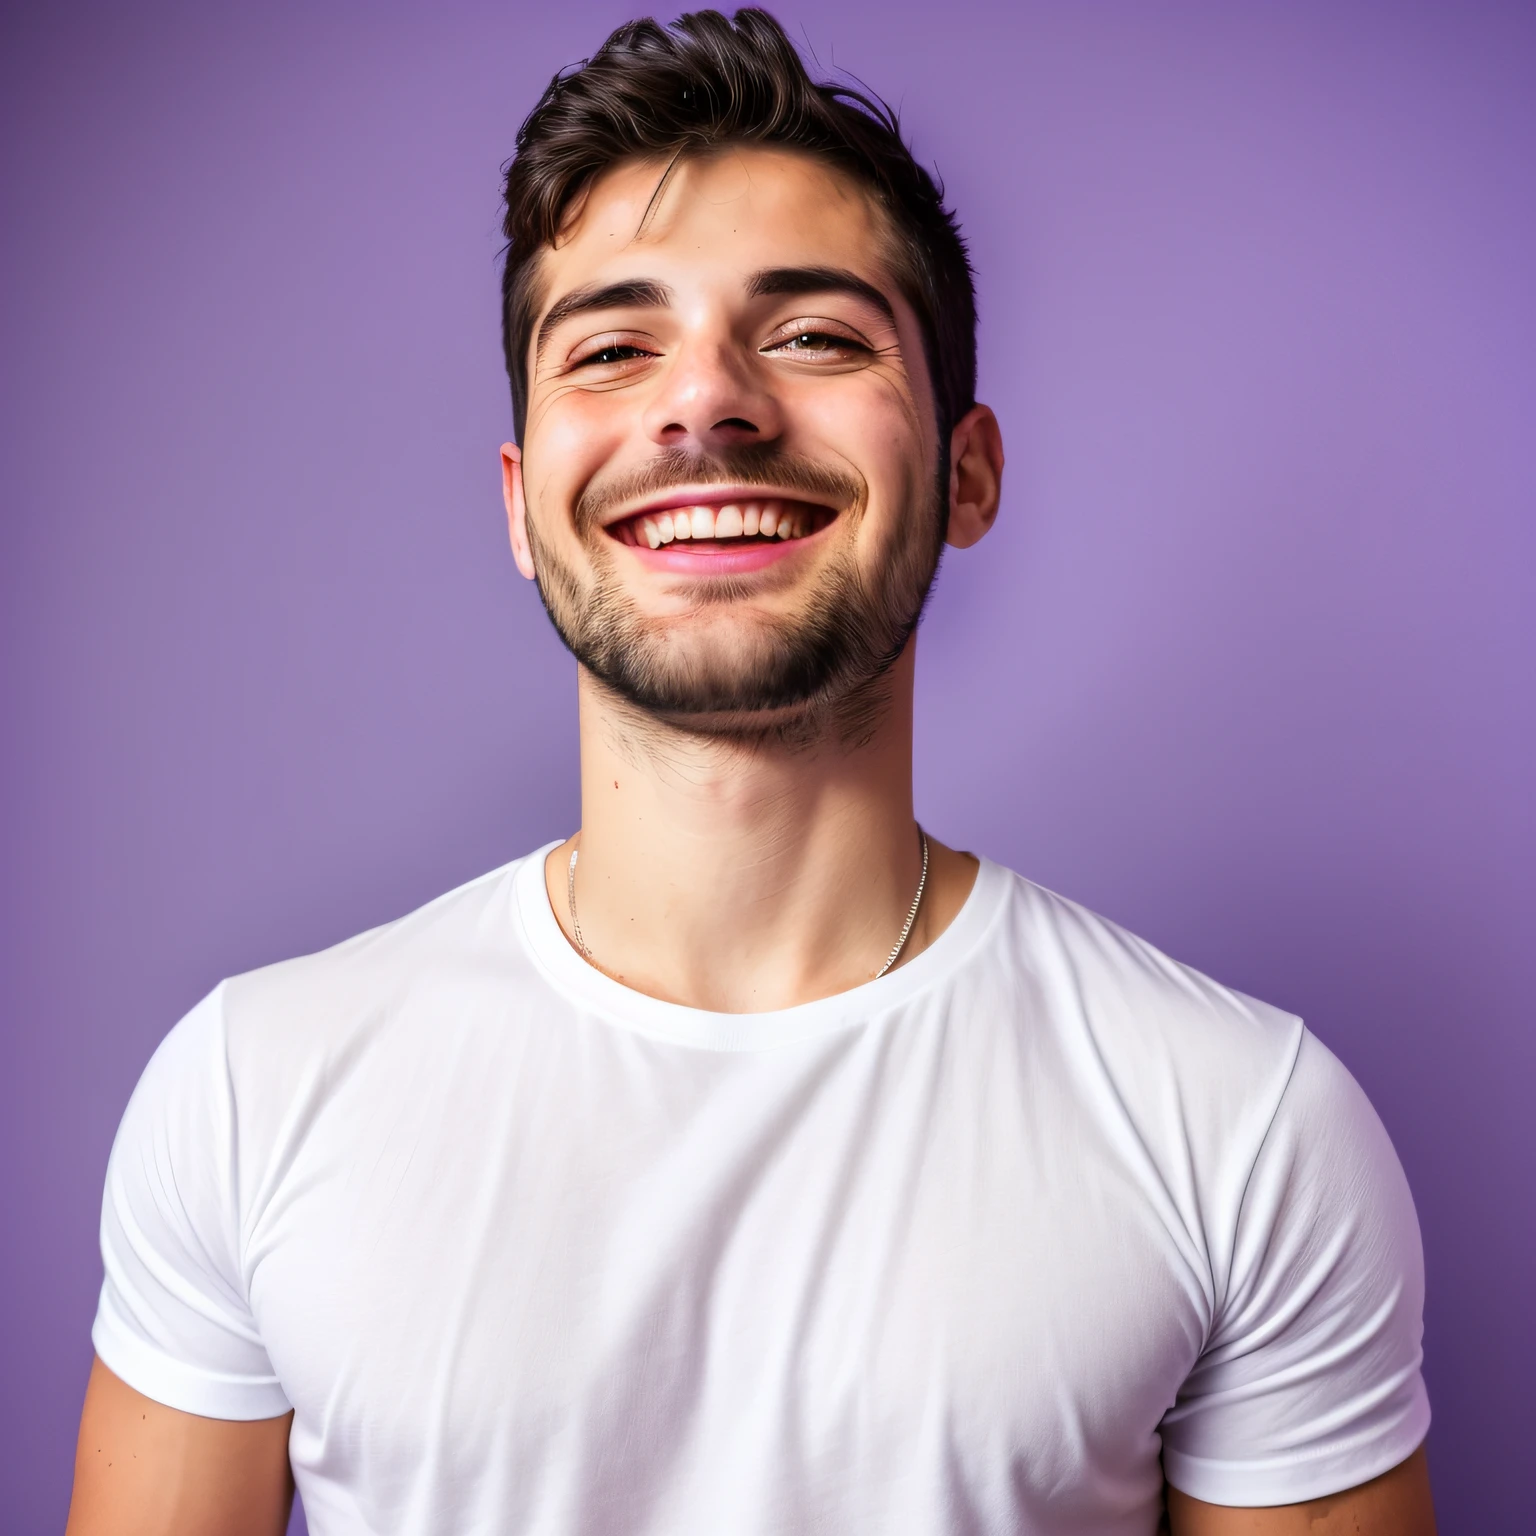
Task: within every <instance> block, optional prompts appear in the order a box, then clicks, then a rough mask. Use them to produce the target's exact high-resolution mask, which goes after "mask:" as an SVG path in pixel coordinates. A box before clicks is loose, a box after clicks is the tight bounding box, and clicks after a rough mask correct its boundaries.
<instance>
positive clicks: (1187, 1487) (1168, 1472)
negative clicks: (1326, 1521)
mask: <svg viewBox="0 0 1536 1536" xmlns="http://www.w3.org/2000/svg"><path fill="white" fill-rule="evenodd" d="M1428 1433H1429V1398H1428V1396H1427V1394H1426V1393H1425V1391H1424V1387H1423V1383H1422V1382H1421V1383H1420V1384H1419V1388H1418V1391H1417V1393H1416V1395H1415V1397H1414V1399H1413V1401H1412V1403H1411V1404H1410V1405H1409V1406H1408V1407H1407V1408H1406V1409H1405V1410H1404V1412H1403V1414H1402V1415H1401V1417H1399V1418H1398V1419H1397V1421H1396V1422H1395V1423H1393V1424H1392V1425H1390V1426H1388V1427H1384V1428H1381V1429H1379V1430H1377V1431H1376V1432H1374V1433H1373V1434H1372V1435H1371V1436H1370V1438H1369V1440H1365V1441H1362V1440H1360V1439H1352V1440H1350V1441H1348V1442H1347V1443H1344V1444H1338V1443H1335V1444H1333V1445H1330V1446H1325V1447H1323V1448H1322V1449H1321V1450H1319V1451H1318V1452H1316V1453H1315V1454H1311V1455H1306V1456H1301V1457H1292V1458H1286V1459H1280V1458H1275V1457H1267V1458H1265V1459H1263V1460H1255V1461H1212V1460H1209V1459H1208V1458H1206V1457H1203V1456H1188V1455H1185V1454H1184V1453H1183V1452H1181V1451H1178V1450H1175V1449H1174V1448H1173V1447H1172V1446H1169V1445H1166V1444H1165V1445H1164V1447H1163V1473H1164V1475H1165V1476H1166V1477H1167V1479H1168V1481H1169V1482H1170V1483H1171V1484H1172V1485H1173V1486H1174V1487H1175V1488H1177V1489H1178V1490H1179V1492H1180V1493H1187V1494H1188V1495H1189V1496H1190V1497H1191V1498H1192V1499H1203V1500H1204V1501H1205V1502H1206V1503H1207V1504H1226V1505H1229V1506H1231V1507H1232V1508H1235V1509H1268V1508H1273V1507H1274V1506H1275V1505H1279V1504H1304V1503H1306V1501H1307V1500H1308V1499H1321V1498H1326V1497H1327V1496H1328V1495H1329V1494H1334V1493H1342V1492H1344V1490H1345V1489H1347V1488H1358V1487H1359V1486H1360V1484H1361V1483H1368V1482H1370V1480H1371V1479H1372V1478H1373V1477H1380V1476H1381V1475H1382V1473H1383V1472H1390V1471H1391V1470H1392V1468H1393V1467H1395V1466H1397V1465H1398V1464H1399V1463H1400V1462H1403V1461H1406V1460H1407V1459H1408V1458H1409V1457H1410V1456H1411V1455H1413V1453H1414V1452H1415V1451H1416V1450H1418V1448H1419V1446H1420V1445H1422V1444H1423V1443H1424V1437H1425V1435H1427V1434H1428Z"/></svg>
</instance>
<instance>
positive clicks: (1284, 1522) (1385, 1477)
mask: <svg viewBox="0 0 1536 1536" xmlns="http://www.w3.org/2000/svg"><path fill="white" fill-rule="evenodd" d="M1168 1522H1169V1529H1170V1531H1171V1533H1172V1536H1435V1511H1434V1505H1433V1503H1432V1502H1431V1500H1430V1495H1429V1466H1428V1463H1427V1462H1426V1460H1425V1457H1424V1447H1423V1446H1420V1447H1419V1449H1418V1450H1416V1451H1415V1452H1414V1453H1413V1455H1412V1456H1410V1457H1409V1458H1408V1459H1407V1461H1404V1462H1401V1463H1400V1464H1399V1465H1398V1466H1395V1467H1394V1468H1393V1469H1392V1470H1391V1471H1390V1472H1384V1473H1382V1475H1381V1476H1380V1477H1376V1478H1372V1479H1371V1481H1370V1482H1368V1483H1362V1484H1361V1485H1360V1486H1359V1487H1358V1488H1350V1489H1347V1490H1346V1491H1345V1492H1343V1493H1336V1494H1330V1495H1329V1496H1328V1497H1327V1498H1322V1499H1311V1500H1309V1501H1308V1502H1307V1503H1305V1504H1284V1505H1280V1506H1278V1507H1274V1508H1269V1509H1234V1508H1232V1507H1230V1506H1228V1505H1222V1504H1206V1503H1204V1502H1202V1501H1201V1500H1200V1499H1192V1498H1190V1496H1189V1495H1188V1494H1187V1493H1180V1492H1179V1490H1178V1489H1177V1488H1170V1489H1169V1490H1168Z"/></svg>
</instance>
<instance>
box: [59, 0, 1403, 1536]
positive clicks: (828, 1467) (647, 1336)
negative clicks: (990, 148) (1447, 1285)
mask: <svg viewBox="0 0 1536 1536" xmlns="http://www.w3.org/2000/svg"><path fill="white" fill-rule="evenodd" d="M506 190H507V226H506V227H507V234H508V237H509V242H510V243H509V247H508V257H507V266H506V274H505V282H504V312H503V328H504V336H505V341H506V356H507V366H508V371H509V374H510V378H511V383H512V395H513V412H514V420H515V432H516V438H517V442H516V443H515V444H513V443H509V444H507V445H505V446H504V448H503V450H502V461H503V474H504V482H505V493H506V504H507V511H508V517H509V523H510V531H511V542H512V548H513V552H514V555H515V558H516V561H517V564H518V567H519V569H520V570H521V571H522V572H523V574H524V575H526V576H528V577H530V578H532V579H534V580H536V581H537V582H538V584H539V591H540V593H541V594H542V596H543V599H544V602H545V605H546V607H547V608H548V611H549V614H550V617H551V618H552V619H553V621H554V623H555V625H556V627H557V628H558V630H559V632H560V634H561V636H562V637H563V639H564V640H565V642H566V644H567V645H568V646H569V647H570V649H571V650H572V652H573V653H574V654H575V656H576V658H577V660H578V661H579V663H580V667H579V670H578V679H579V681H578V688H579V699H580V714H581V748H582V757H581V764H582V769H581V771H582V784H581V791H582V813H581V827H580V830H579V831H578V832H577V833H575V834H574V835H573V836H572V837H570V838H569V839H567V840H566V841H564V842H562V843H559V844H556V845H552V846H550V847H548V848H543V849H540V850H538V851H537V852H535V853H532V854H530V855H529V856H528V857H527V858H524V859H521V860H519V861H517V862H516V863H514V864H511V865H509V866H507V867H506V868H504V869H500V870H496V871H494V872H493V873H491V874H489V875H487V876H485V877H484V878H482V879H480V880H477V881H475V882H474V883H472V884H471V885H468V886H466V887H464V888H463V889H461V890H458V891H454V892H452V893H450V894H449V895H447V896H445V897H442V898H441V899H439V900H438V901H436V902H433V903H432V904H431V905H430V906H428V907H425V908H423V909H422V910H421V911H420V912H417V913H415V914H413V915H411V916H409V917H406V918H403V919H402V920H400V921H399V922H396V923H393V924H390V925H389V926H387V927H385V928H382V929H378V930H375V931H374V932H372V933H368V934H364V935H362V936H361V937H360V938H357V939H354V940H352V941H351V942H350V943H347V944H343V945H341V946H339V947H338V948H336V949H333V950H330V951H327V952H325V953H323V954H320V955H314V956H310V957H307V958H305V959H301V960H297V961H293V962H290V963H287V964H284V965H279V966H274V967H270V968H268V969H266V970H263V971H259V972H255V973H253V974H250V975H247V976H243V977H238V978H236V979H234V980H232V981H229V982H226V983H224V984H223V985H221V986H220V987H219V988H217V989H216V990H215V991H214V992H213V994H212V995H211V996H210V997H208V998H207V999H206V1000H205V1001H204V1002H202V1003H201V1004H199V1005H198V1007H197V1008H195V1009H194V1010H193V1011H192V1013H191V1014H189V1015H188V1016H187V1018H185V1019H184V1020H183V1021H182V1022H181V1023H180V1024H179V1025H178V1026H177V1027H176V1028H175V1029H174V1030H173V1031H172V1032H171V1034H170V1035H169V1036H168V1038H167V1039H166V1041H165V1043H164V1044H163V1045H162V1046H161V1048H160V1050H159V1051H158V1052H157V1053H156V1055H155V1057H154V1059H153V1061H152V1062H151V1063H150V1065H149V1067H148V1069H147V1071H146V1073H145V1075H144V1078H143V1080H142V1082H141V1083H140V1086H139V1088H138V1090H137V1092H136V1093H135V1095H134V1097H133V1100H132V1102H131V1104H130V1105H129V1108H128V1111H127V1114H126V1116H125V1118H124V1121H123V1126H122V1129H121V1131H120V1132H119V1136H118V1141H117V1144H116V1147H115V1149H114V1152H113V1157H112V1162H111V1166H110V1169H109V1172H108V1179H107V1194H106V1202H105V1209H104V1214H103V1222H102V1246H103V1252H104V1256H105V1262H106V1279H105V1284H104V1286H103V1290H102V1298H101V1306H100V1311H99V1314H98V1318H97V1322H96V1327H95V1332H94V1340H95V1344H96V1350H97V1355H98V1357H99V1358H98V1361H97V1363H96V1365H95V1367H94V1370H93V1374H92V1378H91V1384H90V1387H89V1390H88V1395H87V1399H86V1405H85V1413H84V1418H83V1421H82V1426H81V1437H80V1445H79V1455H78V1463H77V1480H76V1496H75V1502H74V1506H73V1509H72V1512H71V1523H70V1530H71V1532H73V1533H75V1536H104V1533H115V1536H120V1533H126V1532H150V1531H153V1532H157V1533H176V1532H185V1533H192V1532H219V1533H258V1532H260V1533H267V1536H275V1533H277V1532H280V1531H281V1529H282V1527H283V1522H284V1520H285V1518H286V1513H287V1507H288V1502H289V1499H290V1497H291V1488H292V1484H291V1481H290V1466H291V1467H292V1469H293V1473H295V1474H296V1475H297V1478H298V1482H299V1485H300V1487H301V1489H302V1492H303V1496H304V1503H305V1506H306V1509H307V1513H308V1517H309V1522H310V1528H311V1530H312V1531H314V1532H316V1533H318V1536H343V1533H354V1532H356V1533H366V1532H385V1531H400V1532H413V1533H414V1532H443V1533H448V1532H455V1533H457V1532H469V1531H475V1532H487V1533H491V1532H498V1533H499V1532H506V1533H513V1532H528V1533H542V1536H577V1533H582V1536H608V1533H618V1532H625V1533H636V1536H640V1533H657V1536H661V1533H666V1536H690V1533H697V1536H705V1533H708V1536H767V1533H769V1532H774V1533H793V1532H812V1531H815V1532H837V1533H852V1532H860V1533H863V1532H868V1533H880V1536H945V1533H955V1532H984V1531H985V1532H998V1533H1002V1532H1026V1533H1035V1536H1067V1533H1084V1536H1086V1533H1093V1536H1120V1533H1124V1536H1132V1533H1134V1536H1152V1533H1153V1532H1154V1531H1156V1530H1158V1529H1159V1528H1160V1526H1163V1527H1164V1528H1168V1527H1171V1529H1172V1530H1173V1531H1174V1532H1179V1533H1186V1536H1187V1533H1202V1536H1219V1533H1234V1536H1235V1533H1238V1532H1245V1533H1254V1536H1258V1533H1283V1532H1292V1531H1295V1532H1301V1531H1307V1532H1314V1533H1315V1532H1320V1531H1321V1532H1331V1531H1337V1532H1344V1531H1348V1532H1351V1533H1355V1536H1363V1533H1375V1536H1423V1533H1427V1532H1430V1531H1431V1530H1432V1528H1433V1515H1432V1513H1431V1508H1430V1499H1429V1492H1428V1485H1427V1481H1426V1474H1425V1470H1424V1459H1423V1452H1422V1449H1421V1448H1420V1447H1421V1442H1422V1441H1423V1438H1424V1434H1425V1431H1426V1428H1427V1425H1428V1408H1427V1405H1426V1401H1425V1396H1424V1389H1423V1385H1422V1382H1421V1380H1420V1373H1419V1365H1420V1312H1421V1302H1422V1288H1423V1281H1422V1265H1421V1259H1420V1253H1419V1243H1418V1233H1417V1228H1416V1224H1415V1220H1414V1214H1413V1207H1412V1203H1411V1200H1410V1198H1409V1194H1408V1191H1407V1188H1406V1186H1405V1184H1404V1181H1403V1177H1402V1173H1401V1170H1400V1169H1399V1167H1398V1164H1397V1161H1396V1158H1395V1157H1394V1155H1393V1152H1392V1149H1391V1146H1390V1145H1389V1143H1388V1141H1387V1139H1386V1136H1385V1134H1384V1132H1383V1131H1382V1129H1381V1126H1380V1124H1379V1123H1378V1121H1377V1120H1376V1118H1375V1116H1374V1115H1373V1114H1372V1112H1371V1109H1370V1106H1369V1105H1368V1104H1367V1103H1366V1102H1365V1100H1364V1098H1363V1097H1362V1095H1361V1094H1360V1092H1359V1090H1358V1089H1357V1088H1356V1087H1355V1085H1354V1084H1353V1082H1352V1081H1351V1080H1350V1079H1349V1077H1348V1075H1347V1074H1346V1073H1345V1072H1344V1070H1343V1068H1342V1067H1340V1065H1339V1064H1338V1063H1337V1062H1336V1061H1335V1060H1334V1058H1333V1057H1332V1056H1330V1055H1329V1054H1328V1052H1327V1051H1326V1050H1325V1049H1324V1048H1323V1047H1322V1046H1321V1045H1320V1044H1319V1043H1318V1042H1317V1041H1316V1040H1315V1039H1314V1038H1313V1037H1312V1036H1310V1035H1309V1034H1308V1033H1307V1032H1306V1031H1305V1029H1304V1028H1303V1027H1302V1025H1301V1023H1300V1022H1299V1021H1298V1020H1296V1019H1294V1018H1291V1017H1289V1016H1288V1015H1285V1014H1283V1013H1280V1012H1279V1011H1277V1010H1275V1009H1273V1008H1270V1007H1267V1006H1266V1005H1264V1004H1262V1003H1259V1002H1256V1001H1254V1000H1252V999H1250V998H1246V997H1243V996H1242V995H1240V994H1238V993H1235V992H1232V991H1229V990H1228V989H1226V988H1224V987H1221V986H1219V985H1217V984H1216V983H1214V982H1212V981H1209V980H1207V979H1206V978H1204V977H1202V976H1200V975H1198V974H1196V973H1195V972H1193V971H1190V970H1188V969H1187V968H1185V967H1183V966H1180V965H1178V964H1176V963H1175V962H1173V961H1171V960H1169V959H1167V958H1165V957H1164V956H1162V955H1160V954H1158V953H1157V952H1156V951H1155V950H1153V949H1152V948H1151V947H1150V946H1148V945H1146V944H1144V943H1142V942H1140V941H1139V940H1137V939H1135V938H1134V937H1132V936H1130V935H1128V934H1126V933H1125V932H1123V931H1121V930H1120V929H1117V928H1116V927H1114V926H1113V925H1112V924H1110V923H1108V922H1105V921H1104V920H1102V919H1100V918H1097V917H1095V916H1093V915H1092V914H1091V913H1089V912H1086V911H1084V910H1083V909H1082V908H1080V907H1078V906H1076V905H1074V904H1073V903H1071V902H1069V901H1066V900H1063V899H1061V898H1059V897H1057V896H1054V895H1052V894H1050V893H1049V892H1046V891H1044V890H1041V889H1040V888H1038V887H1036V886H1034V885H1031V884H1030V883H1029V882H1028V881H1026V880H1024V879H1022V878H1020V877H1019V876H1017V875H1014V874H1011V873H1009V872H1008V871H1006V870H1004V869H1001V868H999V867H998V866H996V865H994V864H991V863H989V862H987V861H986V860H984V859H977V858H975V857H973V856H972V855H970V854H965V853H960V852H956V851H953V850H951V849H949V848H946V847H945V846H944V845H943V844H942V843H940V842H939V841H938V839H937V838H934V837H932V836H930V835H928V834H927V833H926V832H925V831H924V830H922V829H921V828H920V827H919V826H918V825H917V823H916V822H915V820H914V818H913V809H912V783H911V755H912V729H913V724H912V679H913V655H914V650H913V647H914V637H915V634H916V630H917V623H918V618H919V615H920V613H921V611H922V607H923V603H924V600H925V598H926V596H927V593H928V589H929V586H930V584H931V583H932V580H933V576H934V573H935V570H936V569H937V566H938V561H939V556H940V553H941V551H942V548H943V545H944V543H945V542H946V541H947V542H948V543H949V544H952V545H956V546H960V547H964V546H967V545H971V544H974V543H975V542H976V541H977V540H978V539H980V538H981V537H982V536H983V535H984V534H985V533H986V531H987V529H988V528H989V526H990V525H991V523H992V521H993V518H994V516H995V514H996V512H997V510H998V504H999V494H1000V484H1001V476H1002V468H1003V455H1002V449H1001V444H1000V437H999V432H998V427H997V422H996V420H995V419H994V417H993V415H992V413H991V412H990V411H989V410H988V409H987V408H986V407H985V406H983V405H979V404H977V403H976V402H975V400H974V398H973V394H974V385H975V339H974V330H975V317H974V304H973V299H972V290H971V279H970V271H969V267H968V265H967V261H966V257H965V251H964V247H963V245H962V244H961V241H960V237H959V234H958V232H957V229H956V226H955V224H954V221H953V219H952V217H951V215H950V214H949V213H948V211H947V210H946V209H945V208H944V206H943V204H942V201H941V198H940V196H939V194H938V192H937V191H936V189H935V187H934V185H933V183H932V181H931V180H930V179H929V177H928V176H927V175H926V174H925V173H924V172H923V171H922V170H921V169H920V168H919V167H918V166H917V164H916V163H915V162H914V161H913V159H912V157H911V156H910V154H909V153H908V151H907V150H906V148H905V147H904V146H903V144H902V142H901V139H900V137H899V135H898V134H897V132H896V128H895V124H894V122H893V120H892V119H891V118H890V117H889V115H888V114H886V113H885V112H884V111H883V109H881V108H880V107H879V105H878V104H877V103H874V102H872V101H870V100H868V99H866V98H864V97H862V96H860V95H857V94H854V93H852V92H849V91H846V90H842V89H837V88H832V87H828V86H819V85H816V84H814V83H813V82H812V81H811V80H810V79H809V78H808V77H807V75H806V73H805V71H804V69H803V66H802V65H801V63H800V60H799V59H798V57H797V56H796V54H795V52H794V50H793V48H792V47H791V46H790V45H789V43H788V42H787V40H786V39H785V37H784V34H783V33H782V32H781V31H780V30H779V28H778V26H777V25H776V24H775V23H774V22H773V21H772V20H771V19H770V18H769V17H767V16H765V15H764V14H763V13H761V12H756V11H742V12H740V13H738V14H737V16H736V17H735V18H734V20H727V19H726V18H725V17H723V16H721V15H718V14H716V13H712V12H705V13H701V14H699V15H695V16H692V17H686V18H684V20H683V21H682V22H680V23H678V24H677V25H676V26H674V27H672V28H670V29H662V28H659V27H657V26H655V25H654V24H653V23H650V22H640V23H636V24H634V25H632V26H629V27H625V28H621V29H620V30H619V31H618V32H616V33H615V34H614V35H613V36H612V37H611V38H610V39H609V40H608V42H607V43H606V44H605V45H604V47H603V49H602V50H601V51H600V52H599V53H598V54H597V55H596V56H595V57H594V58H593V59H592V60H590V61H589V62H588V63H587V64H585V65H584V66H583V67H582V68H581V69H579V70H576V71H574V72H573V73H570V74H567V75H564V76H561V77H559V78H557V79H556V81H555V82H554V83H553V84H552V85H551V86H550V88H549V90H548V92H546V94H545V96H544V99H543V100H542V101H541V102H540V104H539V106H538V107H537V109H536V110H535V111H534V113H533V114H532V115H531V116H530V117H529V119H528V121H527V122H526V123H525V125H524V127H523V129H522V132H521V133H520V135H519V137H518V144H517V155H516V158H515V159H514V161H513V163H512V165H511V169H510V171H509V174H508V177H507V189H506ZM1005 705H1006V701H1002V700H1000V703H999V707H1005ZM978 729H985V722H978Z"/></svg>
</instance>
